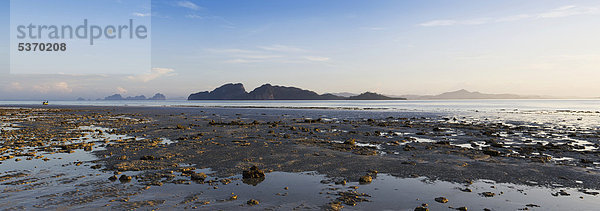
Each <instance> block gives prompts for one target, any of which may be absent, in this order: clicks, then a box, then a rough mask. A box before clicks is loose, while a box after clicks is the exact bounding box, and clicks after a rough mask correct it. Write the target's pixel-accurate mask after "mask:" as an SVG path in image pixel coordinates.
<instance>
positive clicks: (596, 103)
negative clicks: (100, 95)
mask: <svg viewBox="0 0 600 211" xmlns="http://www.w3.org/2000/svg"><path fill="white" fill-rule="evenodd" d="M36 104H37V105H41V102H40V101H0V105H36ZM50 105H84V106H175V107H176V106H199V107H282V108H340V109H344V108H346V109H349V108H356V109H373V108H374V109H385V110H399V111H402V110H405V111H421V112H457V111H458V112H460V111H488V112H489V111H492V112H493V111H507V110H515V111H516V110H518V111H564V110H569V111H592V112H596V111H600V99H579V100H565V99H561V100H546V99H543V100H408V101H404V100H384V101H382V100H377V101H371V100H365V101H344V100H342V101H340V100H291V101H279V100H277V101H228V100H219V101H186V100H166V101H148V100H146V101H51V102H50Z"/></svg>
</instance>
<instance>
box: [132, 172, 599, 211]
mask: <svg viewBox="0 0 600 211" xmlns="http://www.w3.org/2000/svg"><path fill="white" fill-rule="evenodd" d="M201 171H202V172H206V173H208V174H210V172H211V171H210V170H207V169H204V170H201ZM219 179H222V178H214V177H210V176H209V177H208V178H207V179H206V180H215V181H218V180H219ZM228 179H231V183H228V184H227V185H225V184H222V183H219V182H216V183H211V184H196V183H189V184H172V183H166V184H164V185H163V186H152V187H151V188H150V189H148V190H146V191H145V192H144V194H140V195H136V196H133V197H131V198H130V201H148V200H160V201H162V202H164V203H163V204H161V205H159V206H157V208H164V209H186V208H202V209H211V210H217V209H224V210H229V209H240V208H242V207H246V208H248V205H246V202H247V201H248V200H250V199H254V200H258V201H259V202H260V204H259V205H256V206H254V207H253V208H256V209H261V210H262V209H276V210H291V209H321V208H322V207H323V206H324V205H326V204H328V203H330V202H331V201H335V200H336V198H338V197H339V195H338V194H339V192H343V191H349V190H355V189H354V187H358V188H357V189H356V191H357V192H358V193H364V194H366V195H368V196H365V197H364V198H365V199H367V200H368V202H360V203H358V204H357V205H356V206H349V205H344V206H345V210H413V209H414V208H415V207H418V206H421V204H424V203H425V204H428V207H429V209H431V210H446V209H448V208H449V207H453V208H459V207H467V208H468V209H469V210H483V209H484V208H487V209H491V210H518V209H524V208H528V209H530V210H594V209H596V208H597V206H600V201H599V200H598V196H596V195H594V194H595V193H594V192H598V191H597V190H577V189H572V188H560V187H554V188H546V187H535V186H525V185H514V184H506V183H495V182H494V181H490V180H479V181H475V182H474V183H473V184H470V185H464V184H457V183H451V182H444V181H430V180H428V179H426V178H397V177H394V176H390V175H387V174H379V175H377V177H376V178H375V179H374V180H373V181H372V182H371V183H370V184H366V185H361V184H359V183H355V182H351V183H347V184H345V185H341V184H334V183H323V182H322V181H328V180H329V178H327V177H325V176H324V175H320V174H317V173H315V172H303V173H287V172H272V173H267V174H266V177H265V179H264V180H263V181H262V182H260V183H258V184H256V185H251V184H246V183H244V181H243V180H242V179H241V175H237V176H234V177H229V178H228ZM468 191H470V192H468ZM562 193H564V195H563V194H562ZM566 194H569V195H568V196H567V195H566ZM491 195H493V196H491ZM555 195H556V196H555ZM231 196H236V197H237V199H236V200H231ZM486 196H491V197H486ZM437 197H445V198H447V199H448V200H449V202H448V203H438V202H436V201H435V198H437Z"/></svg>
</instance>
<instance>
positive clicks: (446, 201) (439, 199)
mask: <svg viewBox="0 0 600 211" xmlns="http://www.w3.org/2000/svg"><path fill="white" fill-rule="evenodd" d="M435 201H437V202H439V203H448V199H447V198H445V197H437V198H435Z"/></svg>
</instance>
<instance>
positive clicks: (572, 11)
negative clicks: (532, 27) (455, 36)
mask: <svg viewBox="0 0 600 211" xmlns="http://www.w3.org/2000/svg"><path fill="white" fill-rule="evenodd" d="M599 13H600V8H598V7H581V6H575V5H568V6H563V7H559V8H556V9H552V10H550V11H546V12H542V13H535V14H519V15H510V16H505V17H499V18H476V19H467V20H454V19H440V20H432V21H427V22H423V23H420V24H419V26H423V27H435V26H456V25H481V24H488V23H497V22H512V21H520V20H528V19H546V18H563V17H570V16H576V15H589V14H599Z"/></svg>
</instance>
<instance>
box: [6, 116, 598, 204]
mask: <svg viewBox="0 0 600 211" xmlns="http://www.w3.org/2000/svg"><path fill="white" fill-rule="evenodd" d="M598 122H600V114H599V113H598V112H593V111H567V110H555V111H518V110H505V111H500V112H496V113H485V112H477V111H473V112H468V113H456V112H452V113H451V112H448V113H441V112H440V113H420V112H397V111H395V112H390V111H385V110H366V111H365V110H350V109H348V110H345V109H329V110H324V109H273V108H262V109H260V108H206V107H204V108H203V107H196V108H195V107H188V108H169V107H85V106H62V107H52V106H49V107H38V106H15V107H7V108H2V109H0V127H1V133H0V143H1V145H0V153H2V154H1V155H0V160H1V161H0V162H1V164H0V188H1V189H2V191H3V193H2V196H1V197H0V207H3V208H4V209H34V208H40V209H48V208H51V209H62V208H65V209H77V208H91V209H102V208H107V207H108V208H112V209H135V208H141V209H154V208H159V209H184V208H189V209H192V208H196V209H211V210H212V209H224V210H229V209H239V208H247V209H260V210H264V209H274V210H289V209H295V208H297V209H333V210H335V209H339V208H343V209H349V210H353V209H357V210H358V209H376V210H382V209H389V210H398V209H400V210H414V209H415V208H417V207H422V208H428V209H431V210H440V209H459V210H461V209H463V208H468V209H469V210H484V209H489V210H506V209H509V210H516V209H529V210H548V209H577V210H594V209H595V207H597V206H598V205H599V204H600V202H598V200H597V197H599V196H598V194H599V191H598V189H600V177H599V175H598V170H599V169H598V167H600V166H599V165H600V158H599V157H598V147H599V145H598V144H599V141H600V129H599V127H600V126H599V125H598V124H597V123H598ZM254 166H255V167H256V169H254V170H250V169H251V168H252V167H254ZM244 171H247V172H248V174H245V173H244Z"/></svg>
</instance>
